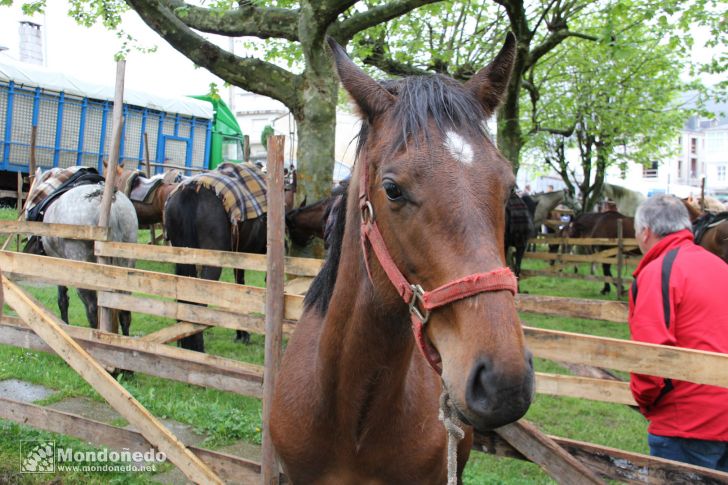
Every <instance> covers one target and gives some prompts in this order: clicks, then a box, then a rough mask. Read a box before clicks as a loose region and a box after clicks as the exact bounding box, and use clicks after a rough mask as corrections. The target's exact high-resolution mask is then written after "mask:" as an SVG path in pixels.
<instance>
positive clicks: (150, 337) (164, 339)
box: [140, 322, 208, 344]
mask: <svg viewBox="0 0 728 485" xmlns="http://www.w3.org/2000/svg"><path fill="white" fill-rule="evenodd" d="M206 328H208V325H201V324H199V323H190V322H181V323H178V324H176V325H170V326H169V327H164V328H163V329H161V330H157V331H156V332H152V333H150V334H147V335H145V336H143V337H141V338H140V340H144V341H145V342H156V343H158V344H166V343H169V342H176V341H178V340H179V339H182V338H185V337H189V336H191V335H195V334H198V333H200V332H202V331H203V330H205V329H206Z"/></svg>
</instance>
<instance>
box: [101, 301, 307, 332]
mask: <svg viewBox="0 0 728 485" xmlns="http://www.w3.org/2000/svg"><path fill="white" fill-rule="evenodd" d="M97 294H98V299H99V305H101V304H103V305H104V306H107V307H109V308H116V309H119V310H129V311H130V312H139V313H145V314H147V315H156V316H159V317H165V318H172V319H175V320H180V321H183V322H192V323H201V324H203V325H209V326H215V327H222V328H229V329H232V330H245V331H247V332H253V333H259V334H263V333H265V321H264V319H263V317H261V316H257V315H253V314H242V313H236V312H232V311H228V310H220V309H217V308H210V307H206V306H201V305H194V304H192V303H179V302H175V301H169V300H158V299H154V298H149V297H144V296H136V295H127V294H125V293H112V292H107V291H99V292H98V293H97ZM294 328H295V322H293V321H292V320H285V321H284V324H283V334H284V335H286V336H290V335H291V334H292V333H293V330H294Z"/></svg>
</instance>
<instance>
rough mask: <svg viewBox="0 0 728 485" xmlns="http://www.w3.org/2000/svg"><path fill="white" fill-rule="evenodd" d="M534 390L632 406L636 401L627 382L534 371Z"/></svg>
mask: <svg viewBox="0 0 728 485" xmlns="http://www.w3.org/2000/svg"><path fill="white" fill-rule="evenodd" d="M536 392H538V393H539V394H549V395H551V396H568V397H578V398H582V399H589V400H591V401H601V402H611V403H617V404H627V405H629V406H634V405H636V404H637V403H636V402H635V400H634V398H633V397H632V392H631V391H630V390H629V383H628V382H620V381H611V380H607V379H594V378H592V377H578V376H568V375H559V374H547V373H543V372H537V373H536Z"/></svg>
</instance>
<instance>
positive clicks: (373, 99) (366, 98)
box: [327, 37, 394, 120]
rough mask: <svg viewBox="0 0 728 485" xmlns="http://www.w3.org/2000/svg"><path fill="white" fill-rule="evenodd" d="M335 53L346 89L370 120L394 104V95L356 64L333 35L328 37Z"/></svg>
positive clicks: (335, 59)
mask: <svg viewBox="0 0 728 485" xmlns="http://www.w3.org/2000/svg"><path fill="white" fill-rule="evenodd" d="M327 40H328V42H329V47H331V52H332V53H333V55H334V62H335V63H336V70H337V71H338V73H339V79H341V84H342V85H343V86H344V89H346V91H347V92H348V93H349V95H350V96H351V97H352V99H353V100H354V102H355V103H356V105H357V106H358V107H359V109H360V110H361V114H362V115H363V116H365V117H367V118H369V119H370V120H371V119H373V118H374V117H376V116H377V115H380V114H382V113H383V112H384V111H386V110H387V109H388V108H389V107H390V106H392V105H393V104H394V96H392V94H391V93H390V92H389V91H387V90H386V89H384V88H383V87H382V86H381V85H380V84H379V83H378V82H377V81H375V80H374V79H372V78H371V77H369V76H368V75H367V73H365V72H364V71H362V70H361V69H359V67H358V66H357V65H356V64H354V63H353V62H352V61H351V59H349V56H348V55H347V54H346V51H345V50H344V48H343V47H341V46H340V45H339V44H338V43H337V42H336V41H335V40H334V39H332V38H331V37H328V38H327Z"/></svg>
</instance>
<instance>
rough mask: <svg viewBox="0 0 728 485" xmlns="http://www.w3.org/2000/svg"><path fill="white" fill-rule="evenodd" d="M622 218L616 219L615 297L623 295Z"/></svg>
mask: <svg viewBox="0 0 728 485" xmlns="http://www.w3.org/2000/svg"><path fill="white" fill-rule="evenodd" d="M623 227H624V220H623V219H617V298H622V297H623V296H624V281H623V279H622V273H623V272H624V237H623V232H622V231H623Z"/></svg>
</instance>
